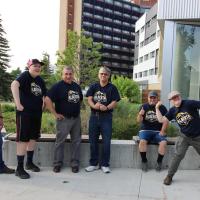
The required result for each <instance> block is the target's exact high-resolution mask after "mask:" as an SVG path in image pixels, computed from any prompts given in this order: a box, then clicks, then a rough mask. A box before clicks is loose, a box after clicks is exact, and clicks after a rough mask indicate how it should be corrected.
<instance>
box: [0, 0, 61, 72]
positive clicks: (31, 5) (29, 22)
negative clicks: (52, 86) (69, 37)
mask: <svg viewBox="0 0 200 200" xmlns="http://www.w3.org/2000/svg"><path fill="white" fill-rule="evenodd" d="M59 2H60V1H59V0H0V15H1V16H0V17H1V19H2V20H3V22H2V25H3V27H4V30H5V31H6V33H7V35H6V38H7V40H8V41H9V46H10V49H11V51H10V52H9V54H10V55H11V56H12V57H11V62H10V65H11V67H12V69H16V68H17V67H20V68H21V69H24V66H25V65H26V63H27V61H28V59H29V58H38V59H41V58H42V53H43V52H47V53H48V54H50V59H51V63H52V64H54V63H55V61H56V57H55V53H56V51H57V50H58V35H59ZM9 71H10V70H9Z"/></svg>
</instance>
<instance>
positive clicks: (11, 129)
mask: <svg viewBox="0 0 200 200" xmlns="http://www.w3.org/2000/svg"><path fill="white" fill-rule="evenodd" d="M15 116H16V115H15V112H3V121H4V126H5V129H6V132H7V133H15V132H16V122H15V121H16V119H15Z"/></svg>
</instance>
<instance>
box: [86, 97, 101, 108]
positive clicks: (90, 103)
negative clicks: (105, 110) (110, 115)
mask: <svg viewBox="0 0 200 200" xmlns="http://www.w3.org/2000/svg"><path fill="white" fill-rule="evenodd" d="M92 98H93V97H92V96H89V97H88V104H89V106H90V107H91V108H93V109H95V110H100V105H101V104H100V103H99V102H97V103H96V104H94V102H93V100H92Z"/></svg>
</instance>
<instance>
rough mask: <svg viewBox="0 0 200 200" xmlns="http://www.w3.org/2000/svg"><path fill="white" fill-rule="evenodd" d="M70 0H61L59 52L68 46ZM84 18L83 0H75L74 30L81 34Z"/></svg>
mask: <svg viewBox="0 0 200 200" xmlns="http://www.w3.org/2000/svg"><path fill="white" fill-rule="evenodd" d="M67 6H68V0H60V24H59V51H63V50H64V49H65V48H66V46H67V39H66V37H67V22H68V19H67V18H68V13H67V12H68V8H67ZM81 18H82V0H74V16H73V19H74V26H73V30H74V31H76V32H77V33H79V34H80V32H81Z"/></svg>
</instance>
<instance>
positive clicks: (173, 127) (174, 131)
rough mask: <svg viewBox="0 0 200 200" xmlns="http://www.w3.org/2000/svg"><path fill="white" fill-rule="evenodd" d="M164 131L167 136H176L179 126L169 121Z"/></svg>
mask: <svg viewBox="0 0 200 200" xmlns="http://www.w3.org/2000/svg"><path fill="white" fill-rule="evenodd" d="M166 133H167V136H168V137H176V136H178V133H179V128H178V127H177V126H176V125H175V124H173V123H170V124H169V126H168V127H167V130H166Z"/></svg>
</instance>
